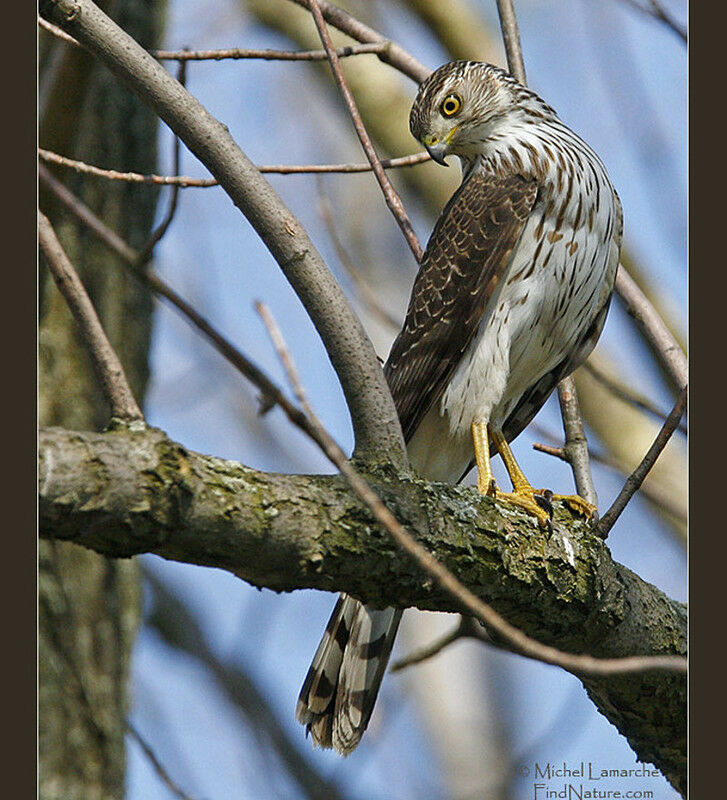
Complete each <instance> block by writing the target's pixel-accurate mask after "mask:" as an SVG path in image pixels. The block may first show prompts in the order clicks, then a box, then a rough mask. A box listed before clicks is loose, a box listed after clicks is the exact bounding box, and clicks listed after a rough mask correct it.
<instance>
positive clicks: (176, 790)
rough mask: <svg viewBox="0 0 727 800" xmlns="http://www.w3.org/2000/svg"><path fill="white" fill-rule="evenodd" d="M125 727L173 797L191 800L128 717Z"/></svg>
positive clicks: (180, 799)
mask: <svg viewBox="0 0 727 800" xmlns="http://www.w3.org/2000/svg"><path fill="white" fill-rule="evenodd" d="M126 729H127V730H128V731H129V733H130V734H131V737H132V738H133V739H134V740H135V741H136V743H137V744H138V745H139V747H141V749H142V751H143V752H144V755H145V756H146V757H147V758H148V759H149V761H150V762H151V765H152V767H154V771H155V772H156V774H157V775H158V776H159V777H160V778H161V780H162V782H163V783H164V785H165V786H166V787H167V789H169V791H170V792H171V793H172V794H173V795H174V796H175V797H178V798H179V800H192V796H191V795H189V794H187V793H186V792H185V791H184V790H183V789H181V788H180V787H179V784H177V783H176V782H175V781H174V779H173V778H172V777H171V775H170V774H169V772H168V771H167V769H166V767H165V766H164V764H162V762H161V761H160V760H159V757H158V756H157V754H156V753H155V752H154V750H153V748H152V747H151V745H150V744H149V743H148V742H147V741H146V739H145V738H144V737H143V736H142V735H141V734H140V733H139V731H138V730H137V729H136V727H135V726H134V725H133V724H132V722H131V721H130V720H128V719H127V720H126Z"/></svg>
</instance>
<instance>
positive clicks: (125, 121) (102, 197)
mask: <svg viewBox="0 0 727 800" xmlns="http://www.w3.org/2000/svg"><path fill="white" fill-rule="evenodd" d="M104 5H105V6H110V5H113V13H114V14H115V16H116V18H117V19H118V20H119V21H120V23H121V24H122V25H124V27H126V28H127V29H129V30H132V31H133V32H134V35H135V36H136V37H137V38H138V39H139V40H140V41H142V42H143V43H144V44H145V45H146V46H148V47H154V46H158V44H159V42H158V38H159V33H160V30H161V27H162V16H163V9H164V6H165V2H163V0H123V2H117V3H113V4H109V3H106V4H104ZM47 50H48V52H53V53H54V54H55V55H54V57H52V58H50V57H49V58H48V59H46V60H45V62H44V65H43V67H42V68H41V76H40V81H41V96H42V99H43V100H44V103H43V104H42V109H41V116H40V130H39V138H40V143H41V145H42V146H45V147H52V148H55V149H58V150H59V151H60V152H62V153H64V154H67V155H71V156H73V157H76V158H81V159H83V160H86V161H91V162H93V163H102V164H109V165H113V166H116V167H119V168H121V169H125V168H130V169H131V168H133V169H140V170H142V171H145V172H153V171H156V168H157V164H156V135H157V125H158V121H157V119H156V117H155V116H154V115H153V114H151V113H149V112H148V111H147V110H146V109H145V108H144V107H143V106H142V105H141V104H140V103H139V102H138V100H136V98H135V97H134V96H133V95H132V94H131V93H130V92H128V91H127V90H125V89H124V88H123V87H121V86H120V85H119V84H118V82H117V81H115V80H114V79H113V78H111V76H109V74H108V73H107V71H106V70H105V69H103V68H102V67H99V66H98V65H96V66H94V63H93V60H92V58H91V57H90V56H88V55H87V54H84V53H82V52H81V51H79V50H78V49H77V48H69V47H68V46H67V45H66V44H63V43H58V42H53V44H51V45H48V47H47ZM64 177H66V178H67V177H68V176H67V175H65V176H64ZM70 183H71V185H72V188H73V189H74V191H76V192H77V193H78V194H79V195H80V196H81V197H82V198H83V200H84V202H86V203H87V204H88V205H89V206H91V208H93V209H94V211H95V212H96V213H97V214H99V215H101V216H102V217H103V218H104V219H105V220H106V222H107V224H108V225H109V226H110V227H112V228H113V229H114V230H116V231H118V232H119V234H120V235H122V236H124V237H125V238H126V239H127V241H129V242H131V243H132V244H135V245H136V246H140V245H141V244H142V243H143V242H144V241H145V239H146V237H147V236H148V234H149V231H150V229H151V225H152V222H153V216H154V209H155V204H156V194H157V193H156V191H155V190H153V189H151V188H150V187H147V186H141V187H139V186H130V185H122V184H108V183H103V184H102V183H100V182H99V181H98V180H94V179H90V180H89V179H86V178H81V177H75V178H71V180H70ZM41 205H42V207H43V209H44V211H45V212H46V213H47V214H48V216H49V217H50V218H51V220H52V222H53V224H54V227H55V228H56V230H57V232H58V234H59V237H60V238H61V241H62V243H63V246H64V248H65V249H66V252H67V253H68V255H69V256H70V257H71V259H72V261H73V264H74V266H75V267H76V269H77V270H78V271H79V273H80V276H81V279H82V280H83V282H84V285H85V287H86V289H87V291H88V293H89V295H90V297H91V298H92V300H93V302H94V305H95V307H96V310H97V311H98V313H99V316H100V318H101V321H102V324H103V326H104V329H105V331H106V333H107V335H108V336H109V338H110V340H111V343H112V344H113V346H114V348H115V350H116V352H117V354H118V355H119V357H120V359H121V361H122V363H123V365H124V368H125V371H126V374H127V377H128V378H129V381H130V383H131V386H132V389H133V391H134V395H135V397H136V398H137V400H139V401H141V399H142V397H143V392H144V388H145V386H146V382H147V378H148V364H147V351H148V346H149V337H150V332H151V311H152V301H151V299H150V297H149V295H148V293H147V292H146V291H145V290H144V289H143V288H142V287H140V286H139V284H138V283H137V282H136V281H134V279H133V278H130V277H128V276H127V275H126V274H125V273H124V272H123V270H121V269H119V266H118V265H116V264H115V263H114V256H113V255H111V254H109V253H108V251H107V250H105V249H104V248H103V247H102V246H100V245H99V244H98V243H97V242H96V241H95V240H94V239H93V238H92V237H89V236H87V235H86V234H85V233H84V231H83V230H82V229H81V228H80V227H79V226H78V225H77V224H75V223H74V222H73V221H71V220H69V219H68V218H67V217H65V216H64V215H63V214H62V213H61V212H60V211H59V209H57V207H56V206H55V205H54V204H53V203H52V202H50V200H49V198H47V197H45V195H41ZM39 299H40V328H39V379H40V387H39V414H40V420H41V422H42V423H43V424H50V425H54V424H55V425H65V426H68V427H76V428H85V429H94V428H97V429H98V428H101V427H103V425H105V423H106V420H107V418H108V406H107V404H106V402H105V400H104V399H103V397H102V395H101V393H100V391H99V388H98V381H97V378H96V375H95V373H94V370H93V368H92V367H91V364H90V362H89V359H88V357H87V355H86V351H85V348H84V347H83V345H82V344H81V342H80V341H79V337H78V332H77V328H76V325H75V323H74V322H73V319H72V317H71V315H70V314H69V312H68V310H67V308H66V305H65V302H64V300H63V298H62V297H61V296H60V294H59V293H58V291H57V289H56V287H55V285H54V283H53V281H51V280H46V270H45V268H44V265H43V264H41V281H40V291H39ZM38 589H39V757H40V764H39V796H40V797H41V798H42V800H56V799H58V800H60V799H61V798H62V799H63V800H92V799H94V798H104V799H105V800H106V799H107V798H108V799H111V798H121V797H123V795H124V776H125V742H124V736H125V716H126V710H127V690H126V682H127V675H128V664H129V657H130V652H131V646H132V643H133V639H134V635H135V631H136V627H137V624H138V620H139V577H138V572H137V569H136V565H135V564H134V563H133V562H131V561H118V560H109V559H106V558H103V557H101V556H99V555H97V554H96V553H93V552H91V551H89V550H88V549H85V548H81V547H78V546H76V545H74V544H71V543H64V542H47V541H41V543H40V546H39V587H38Z"/></svg>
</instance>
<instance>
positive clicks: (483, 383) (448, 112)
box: [296, 61, 622, 754]
mask: <svg viewBox="0 0 727 800" xmlns="http://www.w3.org/2000/svg"><path fill="white" fill-rule="evenodd" d="M409 126H410V128H411V132H412V134H413V135H414V137H415V138H416V139H418V140H419V141H420V142H422V144H424V146H425V147H426V148H427V150H428V151H429V153H430V155H431V156H432V158H433V159H434V160H435V161H438V162H439V163H441V164H445V161H444V158H445V156H447V155H456V156H459V158H460V162H461V165H462V184H461V186H460V187H459V189H458V190H457V192H456V193H455V194H454V195H453V197H452V198H451V199H450V201H449V202H448V203H447V206H446V208H445V209H444V211H443V212H442V214H441V215H440V217H439V219H438V220H437V224H436V225H435V227H434V231H433V232H432V235H431V237H430V239H429V243H428V244H427V249H426V252H425V253H424V257H423V258H422V263H421V268H420V270H419V273H418V275H417V277H416V280H415V281H414V288H413V290H412V295H411V299H410V301H409V308H408V310H407V314H406V321H405V323H404V328H403V330H402V331H401V333H400V334H399V335H398V337H397V338H396V341H395V342H394V344H393V346H392V348H391V353H390V355H389V359H388V361H387V363H386V366H385V368H384V372H385V374H386V377H387V379H388V382H389V386H390V387H391V392H392V395H393V397H394V401H395V403H396V408H397V411H398V413H399V417H400V419H401V426H402V429H403V431H404V437H405V439H406V442H407V451H408V454H409V459H410V462H411V464H412V466H413V467H414V468H415V469H416V470H417V471H418V472H419V473H421V474H422V475H423V476H424V477H426V478H428V479H429V480H433V481H445V482H450V483H455V482H457V481H459V480H460V479H461V478H462V477H463V476H464V474H465V473H466V472H467V471H468V470H469V467H470V466H471V464H472V460H473V455H474V459H475V461H476V464H477V470H478V479H477V486H478V489H479V491H480V492H482V493H483V494H489V495H491V496H493V497H495V498H497V499H499V500H502V501H503V502H509V503H512V504H515V505H517V506H519V507H520V508H523V509H525V510H526V511H527V512H529V513H530V514H532V515H533V516H535V517H536V518H537V519H538V521H539V522H540V523H541V524H547V522H548V512H547V511H546V510H545V508H544V507H543V505H545V507H547V504H542V505H541V504H539V503H538V502H537V500H536V496H538V492H536V490H534V489H533V488H532V486H531V485H530V483H529V482H528V481H527V479H526V478H525V476H524V475H523V473H522V471H521V470H520V468H519V466H518V465H517V463H516V462H515V459H514V457H513V455H512V452H511V451H510V448H509V446H508V442H509V441H511V440H512V439H514V438H515V437H516V436H517V435H518V434H519V433H520V432H521V431H522V430H523V428H524V427H525V426H526V425H527V424H528V423H529V422H530V420H531V419H532V418H533V416H534V415H535V414H536V413H537V412H538V410H539V409H540V407H541V406H542V405H543V403H544V402H545V400H546V398H547V397H548V395H549V394H550V393H551V392H552V390H553V389H554V388H555V386H556V384H557V383H558V381H560V380H561V379H562V378H565V377H566V376H567V375H569V374H570V373H571V372H572V371H573V370H574V369H575V368H576V367H577V366H578V365H579V364H581V363H582V362H583V361H584V360H585V359H586V357H587V356H588V354H589V353H590V352H591V350H592V349H593V347H594V346H595V344H596V341H597V340H598V337H599V336H600V334H601V330H602V329H603V324H604V322H605V319H606V313H607V311H608V306H609V302H610V299H611V293H612V291H613V284H614V280H615V277H616V269H617V267H618V259H619V250H620V246H621V234H622V213H621V204H620V202H619V199H618V196H617V194H616V192H615V190H614V188H613V186H612V185H611V182H610V180H609V178H608V175H607V174H606V170H605V168H604V166H603V164H602V163H601V160H600V159H599V158H598V156H597V155H596V154H595V153H594V152H593V150H591V148H590V147H589V146H588V145H587V144H586V143H585V142H584V141H583V140H582V139H580V138H579V137H578V136H577V135H576V134H575V133H573V131H571V130H570V129H569V128H567V127H566V126H565V125H564V124H563V123H562V122H561V121H560V120H559V119H558V117H557V115H556V113H555V111H553V109H552V108H550V106H548V105H547V104H546V103H544V102H543V101H542V100H541V99H540V98H539V97H538V96H537V95H536V94H535V93H534V92H532V91H530V90H529V89H527V88H525V87H524V86H522V85H521V84H519V83H518V82H517V81H516V80H515V79H514V78H513V77H511V76H510V75H509V74H507V73H506V72H503V71H502V70H501V69H498V68H497V67H494V66H492V65H490V64H485V63H479V62H472V61H457V62H453V63H450V64H445V65H444V66H443V67H440V68H439V69H438V70H436V71H435V72H434V73H433V74H432V75H431V76H430V77H429V78H428V79H427V80H426V81H424V83H422V85H421V87H420V89H419V93H418V94H417V97H416V100H415V102H414V106H413V107H412V110H411V116H410V118H409ZM491 447H494V448H495V449H496V451H497V452H499V453H500V456H501V457H502V459H503V461H504V463H505V466H506V468H507V471H508V474H509V476H510V479H511V480H512V483H513V491H512V492H502V491H501V490H500V489H498V488H497V487H496V486H495V482H494V480H493V478H492V470H491V467H490V448H491ZM553 499H554V500H563V501H565V502H567V503H568V504H569V505H570V506H571V507H572V508H574V509H575V510H576V511H578V512H580V513H583V514H585V515H587V516H590V515H591V514H593V512H594V511H595V509H594V508H593V507H592V506H590V505H589V504H588V503H586V502H585V501H584V500H582V499H581V498H579V497H577V496H572V497H563V496H560V495H554V496H553ZM401 614H402V611H401V610H400V609H394V608H389V609H385V610H374V609H369V608H366V607H365V606H364V605H362V604H361V603H359V602H358V601H357V600H354V599H353V598H352V597H348V596H347V595H341V597H340V598H339V600H338V602H337V604H336V607H335V609H334V611H333V615H332V616H331V619H330V621H329V623H328V626H327V628H326V632H325V634H324V635H323V639H322V641H321V643H320V645H319V647H318V650H317V652H316V654H315V656H314V658H313V663H312V665H311V668H310V670H309V671H308V675H307V677H306V679H305V683H304V684H303V688H302V690H301V693H300V698H299V700H298V706H297V710H296V716H297V718H298V720H299V721H300V722H301V723H303V724H304V725H306V727H307V729H308V730H309V731H310V732H311V734H312V737H313V741H314V743H315V744H317V745H320V746H321V747H335V748H336V750H338V751H339V752H340V753H342V754H348V753H350V752H351V751H352V750H353V748H354V747H356V745H357V744H358V742H359V741H360V739H361V736H362V735H363V732H364V730H365V729H366V726H367V725H368V722H369V719H370V717H371V712H372V711H373V707H374V702H375V700H376V695H377V693H378V690H379V686H380V684H381V679H382V677H383V674H384V671H385V669H386V664H387V662H388V658H389V654H390V653H391V648H392V646H393V643H394V637H395V636H396V631H397V628H398V627H399V621H400V620H401Z"/></svg>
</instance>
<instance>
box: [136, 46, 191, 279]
mask: <svg viewBox="0 0 727 800" xmlns="http://www.w3.org/2000/svg"><path fill="white" fill-rule="evenodd" d="M177 80H178V81H179V83H180V84H181V85H182V86H186V85H187V62H186V61H182V62H180V64H179V68H178V69H177ZM181 160H182V143H181V142H180V140H179V136H175V137H174V147H173V153H172V172H173V173H174V174H175V175H178V174H179V170H180V167H181ZM179 189H180V187H179V184H175V185H173V186H172V194H171V197H170V198H169V208H168V209H167V213H166V214H165V215H164V219H163V220H162V221H161V222H160V223H159V225H158V226H157V227H156V228H155V229H154V230H153V231H152V232H151V234H150V235H149V238H148V239H147V241H146V244H144V245H143V246H142V247H141V249H140V250H139V256H138V259H137V263H138V264H139V266H142V265H144V264H146V262H147V261H149V260H150V259H151V257H152V254H153V253H154V248H155V247H156V246H157V244H159V242H160V241H161V240H162V239H163V238H164V235H165V234H166V232H167V231H168V230H169V226H170V225H171V224H172V220H173V219H174V215H175V214H176V212H177V203H178V201H179Z"/></svg>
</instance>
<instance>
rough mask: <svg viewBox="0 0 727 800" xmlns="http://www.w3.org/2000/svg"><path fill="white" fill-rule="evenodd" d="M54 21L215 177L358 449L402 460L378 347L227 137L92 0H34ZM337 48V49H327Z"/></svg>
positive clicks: (294, 222) (368, 455)
mask: <svg viewBox="0 0 727 800" xmlns="http://www.w3.org/2000/svg"><path fill="white" fill-rule="evenodd" d="M39 6H40V13H41V15H42V16H43V17H44V18H46V19H49V20H50V21H52V22H54V23H56V24H58V25H60V26H61V27H62V28H63V30H65V31H66V32H67V33H70V34H71V35H73V36H74V37H75V38H76V39H77V40H78V41H79V42H81V44H83V46H84V47H85V48H87V49H88V50H89V51H90V52H92V53H93V54H94V55H95V56H96V57H97V58H98V59H99V60H100V61H102V62H103V63H104V64H105V65H106V66H107V67H108V68H109V69H111V71H112V72H114V74H116V75H117V76H118V77H119V78H120V79H121V80H123V81H124V82H125V83H126V84H127V85H128V86H129V88H130V89H131V90H132V91H133V92H134V93H136V94H137V95H138V96H139V97H140V98H141V99H142V100H143V101H144V102H145V103H146V104H147V105H149V106H150V107H151V108H152V109H153V110H154V111H155V112H156V113H157V114H158V115H159V116H160V117H161V119H162V120H163V121H164V122H166V123H167V125H169V127H170V128H171V129H172V130H173V131H174V132H175V133H176V134H177V135H178V136H179V137H180V138H181V139H182V141H183V142H184V144H185V145H186V146H187V147H188V148H189V150H190V151H191V152H192V153H193V154H194V155H195V156H196V157H197V158H199V160H200V161H201V162H202V163H203V164H204V166H205V167H206V168H207V169H208V170H209V171H210V173H211V174H212V176H213V177H215V178H217V180H219V182H220V184H221V186H222V187H223V188H224V190H225V191H226V192H227V194H228V195H229V197H230V199H231V200H232V201H233V202H234V203H235V205H236V206H237V207H238V208H239V209H240V210H241V211H242V213H243V214H244V215H245V217H246V219H247V220H248V222H249V223H250V224H251V225H252V227H253V228H254V230H255V231H256V232H257V234H258V235H259V236H260V238H261V240H262V241H263V243H264V244H265V246H266V247H267V248H268V250H269V251H270V253H271V254H272V256H273V257H274V258H275V260H276V262H277V263H278V266H279V267H280V269H281V270H282V272H283V274H284V275H285V277H286V278H287V280H288V281H289V283H290V284H291V286H292V287H293V289H294V291H295V292H296V294H297V295H298V297H299V299H300V300H301V302H302V303H303V305H304V307H305V309H306V311H307V313H308V316H309V317H310V319H311V321H312V323H313V325H314V326H315V328H316V330H317V332H318V334H319V335H320V337H321V340H322V342H323V345H324V347H325V349H326V352H327V354H328V356H329V358H330V360H331V363H332V365H333V368H334V370H335V371H336V374H337V376H338V379H339V381H340V383H341V388H342V389H343V393H344V396H345V398H346V403H347V406H348V409H349V411H350V414H351V421H352V425H353V430H354V437H355V453H356V455H357V456H358V457H360V458H362V459H364V460H366V459H370V460H372V461H376V460H377V459H380V458H381V457H382V455H381V454H382V453H385V454H386V457H387V459H388V460H389V461H390V462H391V463H392V464H393V465H394V466H396V467H399V468H401V469H406V468H407V466H408V461H407V456H406V449H405V446H404V439H403V436H402V433H401V426H400V424H399V419H398V416H397V414H396V408H395V406H394V401H393V399H392V397H391V392H390V390H389V387H388V385H387V383H386V379H385V378H384V374H383V371H382V369H381V365H380V364H379V361H378V358H377V356H376V352H375V350H374V348H373V345H372V344H371V341H370V340H369V338H368V336H367V335H366V332H365V330H364V329H363V326H362V325H361V322H360V320H359V319H358V317H357V316H356V315H355V313H354V312H353V310H352V309H351V307H350V305H349V303H348V301H347V300H346V297H345V295H344V294H343V291H342V290H341V287H340V286H339V285H338V284H337V283H336V281H335V279H334V278H333V276H332V275H331V273H330V270H329V269H328V267H327V266H326V264H325V262H324V261H323V259H322V258H321V256H320V253H319V252H318V250H317V249H316V247H315V245H314V244H313V242H312V241H311V239H310V237H309V236H308V234H307V233H306V231H305V230H304V228H303V226H302V225H301V224H300V221H299V220H298V219H297V218H296V217H295V215H293V214H292V213H291V211H290V209H289V208H288V207H287V206H286V205H285V204H284V203H283V201H282V200H281V198H280V197H279V195H278V194H277V193H276V192H275V190H274V189H273V187H272V186H271V185H270V184H269V183H268V182H267V181H266V180H265V179H264V177H263V176H262V175H260V172H259V171H258V170H257V168H256V167H255V165H254V164H252V162H251V161H250V160H249V158H248V157H247V156H246V155H245V153H244V152H243V151H242V149H241V148H240V147H239V146H238V144H237V143H236V142H235V140H234V139H233V137H232V136H231V134H230V131H229V129H228V128H227V127H226V126H225V125H223V124H222V123H221V122H220V121H219V120H217V119H216V118H214V117H213V116H212V115H211V114H210V113H209V112H208V111H207V110H206V109H205V108H204V106H203V105H202V104H201V103H200V102H199V101H198V100H196V99H195V98H194V97H192V95H191V94H190V93H189V92H188V91H187V90H186V89H185V88H184V87H183V86H180V84H179V82H178V81H175V80H174V78H173V77H172V76H171V75H170V74H169V73H168V72H167V70H165V69H164V67H162V66H161V65H160V64H159V63H158V62H157V61H155V60H154V59H153V58H152V57H151V56H150V55H149V54H148V53H147V52H146V51H145V50H144V49H143V48H142V47H141V46H140V45H139V44H138V42H135V41H134V40H133V39H132V38H131V37H130V36H129V35H128V34H127V33H125V32H124V31H123V30H122V29H121V28H120V27H119V26H118V25H117V24H116V23H115V22H113V21H112V20H111V19H110V18H109V17H108V16H107V15H106V14H104V13H103V12H102V11H101V10H100V9H99V8H98V6H96V5H95V4H94V3H92V2H91V0H41V2H40V4H39ZM334 57H335V56H334Z"/></svg>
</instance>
